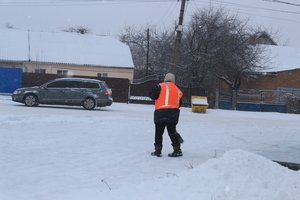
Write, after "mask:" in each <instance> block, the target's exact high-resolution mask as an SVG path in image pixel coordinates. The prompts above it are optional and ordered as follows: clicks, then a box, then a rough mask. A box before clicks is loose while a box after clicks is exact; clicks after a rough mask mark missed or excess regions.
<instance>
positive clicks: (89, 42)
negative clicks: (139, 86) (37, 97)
mask: <svg viewBox="0 0 300 200" xmlns="http://www.w3.org/2000/svg"><path fill="white" fill-rule="evenodd" d="M0 44H1V45H0V67H13V68H22V70H23V72H29V73H46V74H58V75H61V76H90V77H112V78H127V79H129V80H130V81H132V79H133V72H134V65H133V60H132V56H131V52H130V49H129V47H128V46H127V45H126V44H124V43H122V42H120V41H119V40H118V39H116V38H114V37H110V36H95V35H89V34H84V35H82V34H77V33H66V32H60V33H49V32H33V31H22V30H16V29H0Z"/></svg>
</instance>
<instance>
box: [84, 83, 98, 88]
mask: <svg viewBox="0 0 300 200" xmlns="http://www.w3.org/2000/svg"><path fill="white" fill-rule="evenodd" d="M84 85H85V88H97V89H99V88H100V86H99V84H98V83H93V82H85V84H84Z"/></svg>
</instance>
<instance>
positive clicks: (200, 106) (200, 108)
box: [191, 96, 208, 113]
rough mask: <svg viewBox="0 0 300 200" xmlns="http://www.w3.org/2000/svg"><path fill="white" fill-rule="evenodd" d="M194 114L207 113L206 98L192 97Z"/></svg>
mask: <svg viewBox="0 0 300 200" xmlns="http://www.w3.org/2000/svg"><path fill="white" fill-rule="evenodd" d="M191 99H192V112H197V113H206V109H207V108H208V103H207V97H206V96H192V97H191Z"/></svg>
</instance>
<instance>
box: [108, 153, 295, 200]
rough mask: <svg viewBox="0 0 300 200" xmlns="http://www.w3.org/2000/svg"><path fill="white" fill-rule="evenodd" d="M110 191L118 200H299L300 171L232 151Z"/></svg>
mask: <svg viewBox="0 0 300 200" xmlns="http://www.w3.org/2000/svg"><path fill="white" fill-rule="evenodd" d="M166 162H167V161H166ZM166 170H167V169H166ZM110 192H111V193H112V194H111V196H110V195H109V198H108V199H118V200H120V199H131V200H133V199H141V196H142V197H143V198H142V199H143V200H153V199H172V200H177V199H178V200H182V199H203V200H204V199H207V200H264V199H265V200H283V199H284V200H299V199H300V172H299V171H298V172H295V171H292V170H289V169H287V168H285V167H282V166H280V165H279V164H277V163H274V162H272V161H271V160H268V159H266V158H264V157H262V156H259V155H256V154H252V153H249V152H246V151H242V150H231V151H228V152H227V153H225V154H224V155H223V156H222V157H221V158H217V159H210V160H208V161H207V162H206V163H204V164H202V165H199V166H197V167H191V169H190V170H188V171H186V172H183V173H181V174H173V175H171V178H165V179H158V180H156V181H155V182H148V183H145V184H142V185H139V186H137V187H135V188H134V187H130V188H122V189H121V190H119V191H110Z"/></svg>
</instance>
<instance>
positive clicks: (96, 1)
mask: <svg viewBox="0 0 300 200" xmlns="http://www.w3.org/2000/svg"><path fill="white" fill-rule="evenodd" d="M281 2H286V3H289V4H286V3H278V2H277V3H276V2H274V1H271V0H244V1H240V0H189V1H188V2H187V6H186V13H185V16H184V25H185V26H186V25H187V24H188V22H189V19H190V17H191V15H192V13H194V12H195V11H197V10H201V9H204V8H209V6H212V7H215V8H218V7H223V8H225V9H226V10H229V11H230V12H231V13H232V14H237V15H238V16H239V18H241V19H248V20H249V25H251V26H253V27H258V26H259V27H263V28H264V29H267V30H269V31H271V32H273V33H276V34H275V36H276V38H275V41H277V42H278V43H279V44H281V45H290V46H297V47H300V37H299V35H300V5H298V4H300V3H299V0H298V1H297V0H283V1H281ZM180 4H181V2H180V1H177V0H106V1H101V0H89V1H88V0H0V28H6V27H7V26H12V27H14V28H18V29H23V30H28V29H30V30H34V31H62V30H64V29H66V28H68V27H74V26H75V27H76V26H85V27H87V28H88V29H90V30H91V32H92V33H93V34H101V35H113V36H118V35H120V34H121V32H122V30H124V28H125V27H126V26H136V27H150V28H160V29H167V28H168V29H169V28H174V26H175V23H176V21H178V17H179V11H180Z"/></svg>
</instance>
